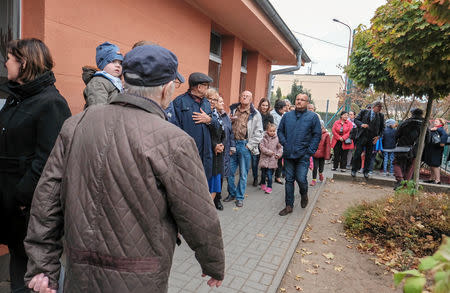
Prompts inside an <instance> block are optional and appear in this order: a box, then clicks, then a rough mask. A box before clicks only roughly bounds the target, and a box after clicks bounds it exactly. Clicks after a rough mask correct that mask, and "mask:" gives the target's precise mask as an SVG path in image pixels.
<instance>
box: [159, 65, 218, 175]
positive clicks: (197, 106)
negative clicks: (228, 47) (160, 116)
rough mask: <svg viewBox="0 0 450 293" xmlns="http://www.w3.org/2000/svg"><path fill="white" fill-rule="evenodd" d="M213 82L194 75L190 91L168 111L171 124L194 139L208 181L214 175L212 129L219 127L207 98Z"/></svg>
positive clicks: (207, 77) (174, 101)
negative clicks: (207, 92)
mask: <svg viewBox="0 0 450 293" xmlns="http://www.w3.org/2000/svg"><path fill="white" fill-rule="evenodd" d="M212 81H213V80H212V78H210V77H209V76H207V75H206V74H203V73H200V72H194V73H192V74H191V75H190V76H189V90H188V91H187V92H186V93H184V94H182V95H180V96H178V97H176V98H175V100H173V102H172V103H171V104H170V105H169V108H168V109H167V110H166V114H167V117H168V120H169V122H171V123H173V124H175V125H177V126H178V127H180V128H181V129H183V130H184V131H185V132H186V133H187V134H189V135H190V136H192V138H194V140H195V143H196V144H197V148H198V153H199V155H200V158H201V159H202V162H203V167H204V168H205V173H206V178H208V179H209V178H210V177H211V175H212V158H213V150H212V143H211V133H210V127H218V125H219V122H218V121H217V118H215V117H214V116H213V115H211V114H212V111H211V104H210V103H209V101H208V100H207V99H206V98H205V94H206V91H207V90H208V88H209V84H210V83H211V82H212Z"/></svg>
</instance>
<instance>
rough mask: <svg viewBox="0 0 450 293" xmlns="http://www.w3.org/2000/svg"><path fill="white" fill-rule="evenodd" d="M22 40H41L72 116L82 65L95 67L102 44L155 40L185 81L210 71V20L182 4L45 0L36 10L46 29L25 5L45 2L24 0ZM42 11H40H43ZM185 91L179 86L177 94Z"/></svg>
mask: <svg viewBox="0 0 450 293" xmlns="http://www.w3.org/2000/svg"><path fill="white" fill-rule="evenodd" d="M23 2H24V4H23V7H24V10H23V17H22V19H23V34H22V35H23V37H32V36H38V37H41V38H42V36H43V40H44V42H45V43H46V44H47V45H48V46H49V48H50V51H51V52H52V55H53V59H54V61H55V68H54V72H55V75H56V80H57V82H56V86H57V88H58V89H59V91H60V92H61V93H62V95H63V96H64V97H65V98H66V99H67V100H68V102H69V105H70V107H71V109H72V112H73V113H77V112H80V111H81V110H82V108H83V106H84V99H83V94H82V91H83V89H84V87H85V85H84V83H83V81H82V80H81V67H82V66H84V65H95V48H96V47H97V45H99V44H100V43H102V42H104V41H109V42H112V43H114V44H116V45H118V46H119V48H120V49H121V51H122V53H126V52H127V51H129V50H130V49H131V47H132V45H133V44H134V43H135V42H137V41H139V40H149V41H154V42H156V43H158V44H160V45H161V46H164V47H166V48H168V49H169V50H171V51H173V52H174V53H175V54H176V55H177V57H178V59H179V71H180V72H181V74H183V75H184V76H185V77H186V79H187V77H188V75H189V73H191V72H194V71H202V72H208V56H209V41H210V32H211V20H210V19H208V18H207V17H205V16H204V15H203V14H202V13H200V12H199V11H198V10H196V9H194V8H192V6H190V5H189V4H187V3H186V2H184V1H183V0H171V1H163V0H152V1H147V0H133V1H118V0H97V1H88V0H78V1H64V5H61V2H60V1H57V0H46V1H45V5H43V7H42V6H41V7H39V9H38V11H40V12H39V15H45V17H44V18H43V19H44V30H43V33H41V34H39V32H40V31H41V30H39V29H36V27H35V20H36V19H37V18H38V17H37V16H36V15H35V14H34V13H35V12H33V11H31V10H30V9H26V8H27V7H31V6H37V5H38V4H39V3H35V2H40V3H43V2H44V1H43V0H38V1H36V0H24V1H23ZM42 10H44V12H43V13H42ZM186 89H187V84H185V85H182V86H181V87H180V89H178V90H177V92H176V94H180V93H182V92H184V91H186Z"/></svg>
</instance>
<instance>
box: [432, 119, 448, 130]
mask: <svg viewBox="0 0 450 293" xmlns="http://www.w3.org/2000/svg"><path fill="white" fill-rule="evenodd" d="M434 120H438V121H439V122H440V123H441V125H442V127H443V128H444V129H445V131H447V120H445V119H444V118H435V119H434Z"/></svg>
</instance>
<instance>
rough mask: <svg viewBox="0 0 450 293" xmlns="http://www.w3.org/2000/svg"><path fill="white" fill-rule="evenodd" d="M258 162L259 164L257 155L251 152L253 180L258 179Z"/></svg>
mask: <svg viewBox="0 0 450 293" xmlns="http://www.w3.org/2000/svg"><path fill="white" fill-rule="evenodd" d="M258 164H259V155H253V154H252V173H253V180H255V181H258Z"/></svg>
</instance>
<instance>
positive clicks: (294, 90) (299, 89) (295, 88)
mask: <svg viewBox="0 0 450 293" xmlns="http://www.w3.org/2000/svg"><path fill="white" fill-rule="evenodd" d="M297 82H298V80H294V82H293V83H292V87H291V92H290V93H289V94H288V95H287V96H286V99H288V100H289V101H290V102H291V104H292V105H295V98H296V97H297V95H298V94H306V95H307V96H308V98H309V102H311V92H310V91H309V90H307V89H304V88H303V86H302V85H301V84H299V85H297Z"/></svg>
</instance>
